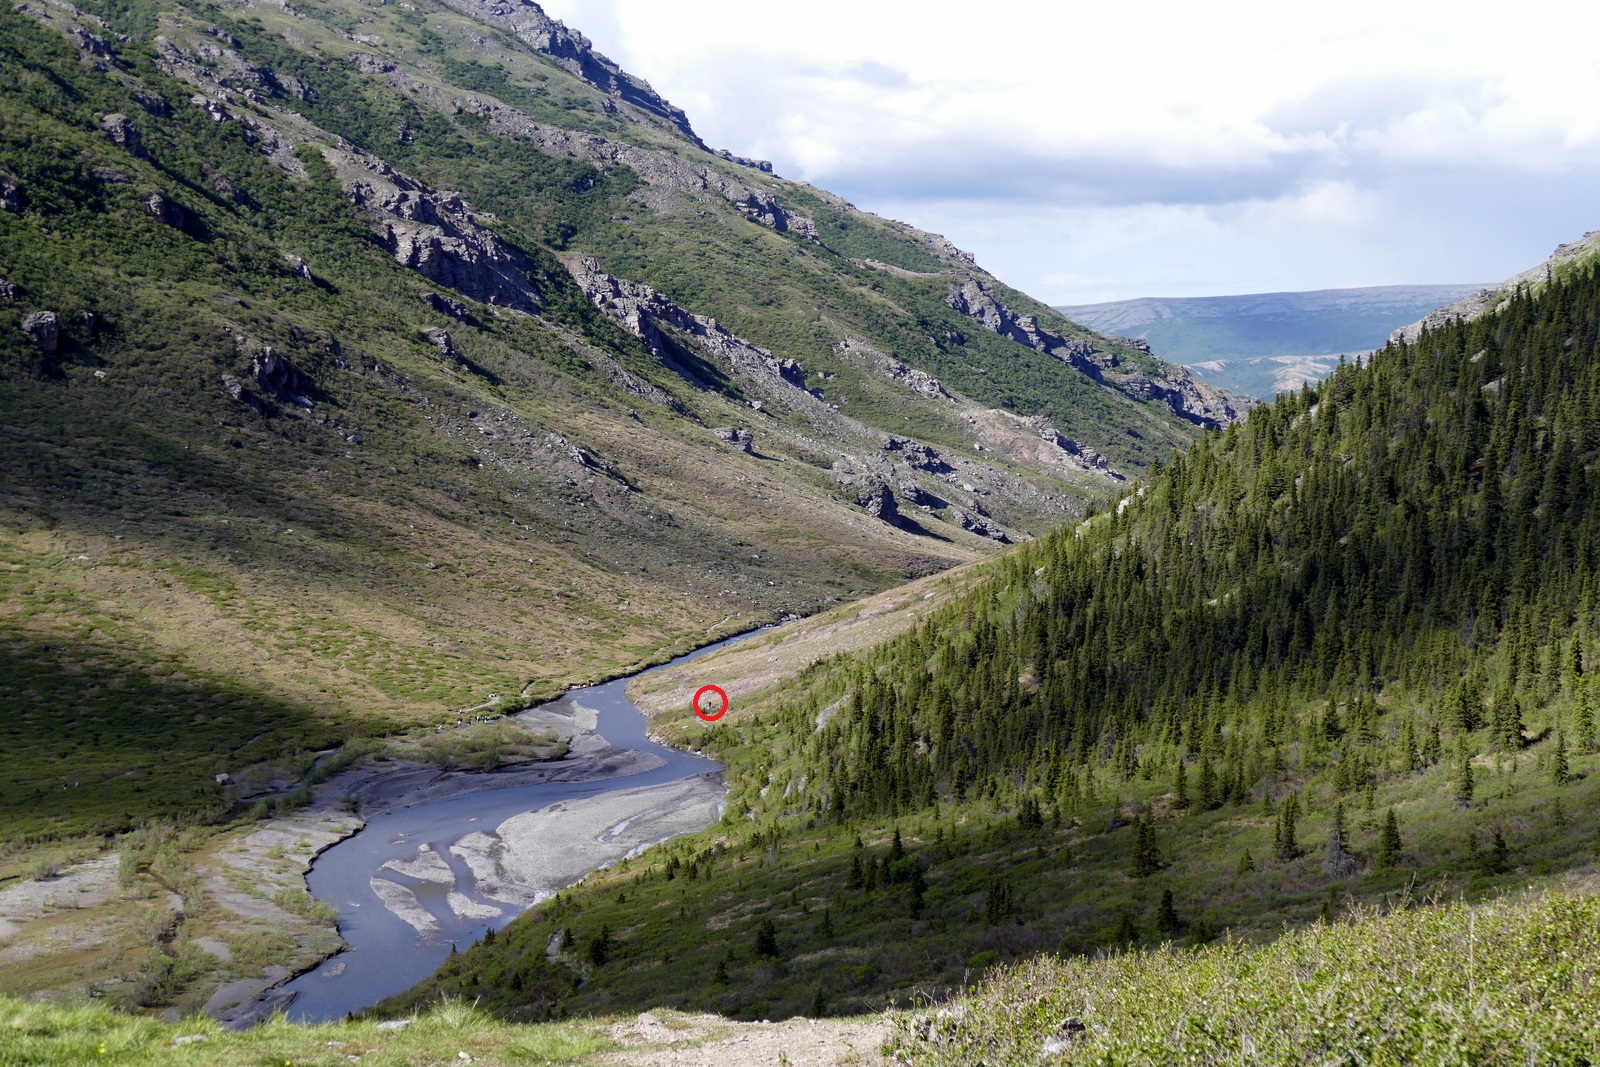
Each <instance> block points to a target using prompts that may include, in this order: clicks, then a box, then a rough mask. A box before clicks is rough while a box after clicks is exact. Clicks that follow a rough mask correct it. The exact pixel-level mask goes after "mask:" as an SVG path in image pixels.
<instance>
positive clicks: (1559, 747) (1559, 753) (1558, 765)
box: [1550, 730, 1572, 786]
mask: <svg viewBox="0 0 1600 1067" xmlns="http://www.w3.org/2000/svg"><path fill="white" fill-rule="evenodd" d="M1550 781H1551V783H1552V784H1554V785H1558V786H1561V785H1566V784H1567V783H1568V782H1570V781H1572V768H1571V767H1570V766H1568V764H1567V742H1566V739H1565V738H1564V737H1562V736H1561V731H1560V730H1557V731H1556V750H1555V752H1553V753H1551V756H1550Z"/></svg>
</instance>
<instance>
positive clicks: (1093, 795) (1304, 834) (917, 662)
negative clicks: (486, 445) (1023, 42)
mask: <svg viewBox="0 0 1600 1067" xmlns="http://www.w3.org/2000/svg"><path fill="white" fill-rule="evenodd" d="M1597 337H1600V278H1597V277H1596V276H1595V275H1594V274H1593V273H1586V274H1580V275H1575V276H1573V277H1572V278H1570V279H1568V280H1567V281H1565V282H1562V283H1560V284H1557V285H1555V286H1552V287H1551V288H1550V289H1549V290H1548V291H1546V292H1544V293H1542V294H1541V295H1539V296H1538V297H1536V298H1530V297H1527V296H1523V297H1521V298H1519V299H1517V300H1516V301H1514V302H1513V303H1512V304H1511V305H1510V306H1509V307H1508V308H1506V309H1505V310H1503V311H1501V312H1499V313H1498V314H1496V315H1492V316H1488V317H1485V318H1482V319H1479V320H1477V321H1474V322H1471V323H1465V324H1459V325H1456V326H1453V327H1451V328H1449V329H1446V330H1441V331H1436V332H1434V333H1431V334H1427V335H1425V336H1424V337H1423V338H1422V339H1420V340H1419V341H1418V342H1417V343H1416V344H1414V345H1410V346H1395V347H1392V348H1389V349H1386V350H1385V351H1383V352H1381V353H1379V354H1378V355H1377V356H1376V357H1375V358H1374V360H1373V361H1372V362H1371V364H1369V365H1368V366H1365V367H1362V368H1354V367H1347V368H1345V369H1343V370H1341V371H1340V372H1339V373H1338V374H1337V375H1335V376H1334V377H1333V378H1332V379H1331V380H1330V381H1328V382H1326V383H1323V384H1322V385H1321V386H1319V387H1317V388H1315V389H1312V390H1308V391H1306V392H1305V393H1302V394H1300V395H1297V396H1295V397H1292V398H1288V399H1285V400H1282V401H1280V402H1278V403H1277V404H1274V405H1272V406H1271V407H1269V408H1266V409H1263V410H1261V411H1258V412H1257V413H1255V414H1254V415H1252V417H1251V418H1250V420H1249V421H1248V422H1247V423H1246V424H1245V425H1243V426H1241V427H1237V428H1235V429H1232V430H1229V431H1226V432H1224V433H1221V434H1214V435H1209V436H1207V437H1206V438H1205V439H1204V440H1203V441H1202V442H1201V443H1200V444H1198V445H1197V446H1196V447H1195V448H1194V449H1192V450H1191V451H1190V452H1189V453H1187V454H1185V455H1184V456H1182V457H1179V458H1177V459H1176V460H1175V461H1174V462H1173V463H1172V465H1171V466H1170V467H1168V468H1167V469H1166V470H1165V471H1164V472H1163V473H1162V474H1161V476H1160V477H1159V478H1157V479H1156V480H1154V481H1153V482H1152V483H1151V484H1150V485H1149V486H1148V487H1147V488H1145V489H1144V490H1142V491H1140V492H1139V493H1137V494H1135V495H1133V496H1131V497H1129V498H1128V499H1127V500H1126V501H1125V503H1124V504H1121V505H1119V506H1118V507H1116V508H1115V509H1113V510H1111V511H1110V512H1109V513H1107V514H1104V515H1101V516H1099V517H1096V518H1094V519H1092V520H1090V521H1088V522H1086V523H1084V524H1081V525H1079V526H1078V527H1076V528H1072V529H1066V530H1063V531H1061V532H1060V533H1058V534H1054V535H1052V536H1050V537H1048V538H1045V539H1043V540H1041V541H1039V542H1036V543H1034V544H1031V545H1028V546H1023V547H1021V548H1019V549H1017V550H1014V551H1013V552H1011V553H1009V554H1007V555H1006V556H1005V557H1003V558H1002V559H1000V560H997V561H995V562H994V563H991V564H988V565H987V569H988V570H989V573H990V577H989V578H988V580H987V582H985V583H982V584H980V585H978V586H977V587H976V588H974V589H973V591H971V592H970V593H967V594H965V595H964V596H961V597H958V598H956V599H955V600H953V601H952V602H950V603H949V604H948V605H947V606H945V607H942V608H939V609H937V610H936V611H935V612H934V614H933V615H932V617H931V618H928V619H926V620H924V621H923V622H921V623H920V624H919V625H918V626H916V627H915V628H913V629H910V630H907V631H906V632H904V633H902V634H901V635H900V636H898V637H895V638H893V639H892V640H890V641H888V642H886V643H885V644H883V645H882V646H881V647H879V648H877V649H874V650H872V651H868V652H860V653H854V654H845V655H839V656H835V657H833V658H829V659H826V660H822V661H819V662H817V663H815V664H814V665H813V666H812V667H810V668H809V669H807V670H805V671H802V672H800V673H799V674H797V675H796V676H795V677H794V678H792V679H791V680H789V681H787V682H785V683H783V684H781V685H778V686H775V687H773V688H772V689H770V690H768V691H767V692H766V693H765V694H763V695H762V696H760V697H757V698H755V699H753V700H746V701H745V702H743V704H742V705H741V708H740V709H739V710H738V712H737V713H730V715H729V718H728V719H727V720H724V722H723V723H722V724H719V725H718V726H716V727H713V728H704V727H701V726H699V725H697V724H695V723H692V722H690V721H689V720H688V713H687V712H686V711H683V710H677V711H670V712H667V713H664V714H663V715H662V716H661V718H660V719H659V725H658V729H661V730H663V731H666V732H669V733H672V732H680V733H682V734H683V735H684V736H686V737H687V738H688V740H689V742H690V743H691V744H697V745H702V746H705V747H708V748H710V749H711V750H713V751H715V752H717V753H718V755H719V756H720V757H721V758H722V759H724V760H725V761H726V762H727V763H728V764H729V766H730V779H731V783H732V795H731V798H730V804H729V810H728V815H727V817H726V818H725V820H724V822H723V825H721V826H719V827H717V828H714V829H713V830H711V831H708V832H707V833H705V834H702V835H700V836H698V837H692V838H687V839H684V840H683V841H681V842H675V843H673V844H672V845H671V846H668V847H666V848H664V849H662V850H660V851H659V852H658V853H655V854H652V855H650V856H649V857H646V858H645V859H643V860H641V861H637V862H636V863H635V864H634V865H633V866H632V867H631V869H627V868H624V869H618V870H615V871H611V872H606V873H603V874H601V875H597V876H596V877H594V878H592V879H591V880H590V882H589V883H587V884H586V885H585V886H584V887H583V888H581V889H579V890H575V891H573V892H571V893H568V894H563V895H562V897H560V898H558V899H557V900H556V901H553V902H551V903H549V904H546V905H543V906H542V907H540V908H538V909H535V910H534V911H532V912H530V913H529V914H528V915H526V916H525V917H523V918H522V919H520V920H519V921H518V922H517V923H516V924H514V925H513V926H512V927H511V928H510V929H509V930H508V931H507V932H506V934H505V935H503V936H502V937H501V938H500V939H498V940H497V942H496V943H495V944H494V945H490V946H480V947H479V948H476V949H474V950H472V951H470V952H468V953H464V954H462V955H461V956H460V957H458V958H456V959H455V960H453V961H452V963H451V964H449V965H448V966H447V967H446V968H445V970H444V971H442V972H441V973H440V975H438V976H437V977H436V978H435V979H434V980H433V982H432V983H431V984H430V985H427V986H424V987H422V988H419V989H418V990H416V991H413V993H412V994H411V995H410V996H409V997H408V998H407V999H406V1000H405V1001H404V1002H403V1003H416V1002H419V1001H423V1000H426V999H427V998H429V997H430V996H437V995H438V994H439V993H441V992H444V993H449V994H459V995H467V996H482V997H483V998H484V1000H483V1003H484V1004H485V1005H486V1006H490V1007H493V1008H494V1009H496V1010H498V1011H503V1012H507V1013H510V1014H518V1013H526V1012H529V1011H530V1010H531V1011H533V1012H534V1013H535V1014H537V1013H538V1012H540V1011H545V1010H549V1009H550V1008H551V1007H552V1005H554V1006H558V1007H562V1008H565V1009H566V1010H573V1011H579V1010H621V1009H622V1008H624V1007H634V1006H642V1005H643V1004H644V1002H645V1001H646V1000H647V999H651V998H660V997H662V996H663V995H664V996H665V997H666V998H667V1000H668V1002H669V1003H671V1004H673V1005H677V1006H684V1007H692V1008H715V1009H717V1010H722V1011H727V1012H730V1013H733V1014H736V1015H743V1016H757V1017H759V1016H769V1015H771V1014H773V1013H778V1014H782V1013H784V1012H791V1011H801V1010H806V1009H807V1008H808V1006H810V1005H811V1004H813V1003H815V1002H816V999H817V998H818V997H819V996H820V997H821V999H822V1001H823V1004H824V1006H825V1007H827V1008H829V1009H830V1010H840V1011H845V1012H856V1011H861V1010H866V1009H868V1008H871V1007H873V1006H878V1005H882V1004H884V1003H886V1002H887V1001H888V1000H889V999H891V998H893V997H900V998H905V997H908V996H910V995H912V994H913V993H914V992H916V991H918V990H921V991H924V992H934V991H940V990H943V991H950V990H955V989H959V988H961V987H962V986H963V985H964V984H965V983H966V982H967V981H969V980H970V979H971V978H973V977H975V976H977V975H978V974H981V973H982V972H983V970H984V969H985V968H987V967H989V966H992V965H993V964H995V963H997V962H1006V961H1010V960H1016V959H1023V958H1027V957H1030V956H1032V955H1034V954H1036V953H1038V952H1041V951H1048V952H1058V953H1062V954H1066V955H1069V956H1070V955H1077V954H1085V953H1093V952H1095V951H1098V950H1102V949H1107V948H1114V947H1117V946H1121V945H1128V944H1145V943H1155V942H1160V941H1163V940H1169V939H1171V940H1177V941H1180V942H1186V943H1190V944H1202V943H1205V942H1207V941H1209V940H1211V939H1213V938H1215V937H1217V936H1219V935H1221V934H1222V933H1224V932H1229V933H1231V934H1232V935H1234V936H1235V937H1239V938H1244V939H1254V938H1267V937H1271V936H1273V935H1275V934H1276V933H1277V932H1278V931H1279V930H1280V929H1281V927H1282V924H1283V923H1285V922H1289V923H1292V924H1300V923H1304V922H1308V921H1311V920H1313V919H1315V918H1317V917H1318V916H1319V915H1335V914H1338V913H1339V911H1340V910H1341V909H1342V908H1343V907H1344V906H1345V904H1346V903H1347V902H1349V901H1352V900H1354V901H1361V902H1366V903H1368V904H1373V903H1378V902H1381V901H1382V900H1384V899H1385V898H1392V897H1393V896H1394V895H1395V894H1397V893H1402V892H1405V891H1407V887H1411V891H1413V892H1423V893H1443V894H1445V895H1447V896H1454V895H1456V894H1458V893H1459V894H1464V895H1465V896H1466V897H1468V898H1469V899H1476V898H1479V897H1483V896H1486V895H1493V894H1495V893H1497V892H1500V891H1502V890H1504V889H1508V888H1511V887H1515V886H1519V885H1527V884H1529V882H1530V881H1537V880H1541V879H1550V878H1555V877H1558V876H1560V875H1561V874H1562V873H1563V872H1570V871H1592V869H1593V865H1594V862H1595V849H1596V841H1597V840H1600V837H1597V835H1600V794H1597V792H1596V790H1597V789H1600V776H1597V772H1600V754H1597V749H1600V738H1597V733H1600V730H1597V721H1596V699H1597V696H1596V682H1595V678H1596V676H1597V674H1596V670H1595V665H1596V652H1595V649H1596V647H1597V645H1596V643H1597V640H1600V637H1597V631H1596V629H1595V627H1596V624H1597V614H1596V609H1597V607H1600V604H1597V603H1596V601H1595V595H1596V588H1597V586H1596V581H1595V577H1594V575H1595V573H1596V564H1597V562H1600V560H1597V559H1596V557H1595V555H1594V553H1595V551H1596V545H1597V544H1600V539H1597V538H1596V536H1595V530H1596V527H1595V515H1594V512H1593V509H1592V507H1591V501H1592V500H1593V499H1594V493H1593V489H1592V487H1591V485H1590V480H1591V478H1592V474H1591V473H1590V470H1589V467H1590V460H1591V459H1592V457H1593V456H1594V455H1595V453H1596V450H1597V448H1600V436H1597V433H1600V429H1597V428H1600V424H1597V423H1595V422H1594V420H1593V419H1592V418H1591V417H1590V414H1589V413H1590V412H1592V411H1594V410H1597V408H1596V406H1595V405H1596V400H1595V397H1594V395H1593V394H1594V391H1595V390H1596V389H1597V388H1600V360H1597V359H1596V355H1597V349H1596V338H1597ZM681 673H683V674H684V675H685V677H684V678H683V679H682V680H681V684H682V685H683V686H685V687H693V686H695V685H697V684H701V683H704V682H707V681H715V680H716V679H715V678H714V677H711V676H709V675H706V674H703V673H698V672H695V671H692V670H691V671H684V672H681ZM897 841H898V844H896V842H897ZM569 928H570V930H571V933H572V937H571V938H570V939H568V941H567V944H568V945H569V946H570V947H569V951H568V954H567V955H566V956H565V957H564V958H563V960H562V961H561V963H560V965H558V966H551V965H548V964H546V963H545V962H544V960H543V956H542V951H543V948H544V946H545V945H546V944H547V943H548V941H549V939H550V937H551V935H552V934H553V933H554V932H556V931H565V930H567V929H569ZM602 928H604V929H606V930H608V931H609V932H610V940H609V942H608V944H607V951H606V952H605V953H603V954H602V955H603V956H604V959H605V962H604V963H596V962H595V961H594V959H592V958H590V957H588V956H586V955H585V948H584V946H585V945H587V944H589V943H591V942H592V941H593V939H594V938H596V937H597V936H598V935H599V931H600V930H601V929H602ZM524 969H526V974H527V976H528V979H529V980H536V981H537V982H541V983H548V982H550V981H555V980H556V979H558V978H560V977H561V976H562V975H563V974H570V973H572V971H573V970H574V969H576V970H578V971H581V972H582V973H583V974H584V976H585V978H586V981H585V983H584V985H583V986H582V988H581V989H579V990H577V991H575V992H572V993H571V994H562V995H557V996H553V997H552V998H551V999H549V1000H545V1001H542V1002H540V1003H539V1004H538V1005H535V1004H534V1002H533V1001H532V1000H530V999H528V998H523V997H520V996H519V995H517V994H516V993H515V992H507V989H508V983H510V982H511V980H512V979H513V978H514V977H515V975H516V974H517V973H519V972H521V971H523V970H524ZM541 988H542V989H547V990H548V989H549V988H550V986H548V985H547V984H546V985H542V986H541ZM662 990H668V991H669V992H667V993H666V994H663V993H662V992H661V991H662Z"/></svg>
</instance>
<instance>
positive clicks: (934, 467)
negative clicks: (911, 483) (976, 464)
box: [883, 436, 955, 474]
mask: <svg viewBox="0 0 1600 1067" xmlns="http://www.w3.org/2000/svg"><path fill="white" fill-rule="evenodd" d="M883 452H884V454H885V455H886V456H887V457H889V458H890V459H891V460H892V461H898V462H900V463H904V464H905V465H906V466H908V467H910V468H912V469H913V470H919V471H925V472H926V473H928V474H948V473H950V471H952V470H954V469H955V468H953V467H951V466H950V464H949V463H947V462H946V461H945V458H944V456H942V455H940V453H939V450H938V449H937V448H934V447H933V446H932V445H925V444H923V443H922V442H920V441H912V440H910V439H908V438H905V437H894V436H890V437H888V438H885V439H884V442H883Z"/></svg>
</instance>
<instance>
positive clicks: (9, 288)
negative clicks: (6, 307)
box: [0, 281, 17, 304]
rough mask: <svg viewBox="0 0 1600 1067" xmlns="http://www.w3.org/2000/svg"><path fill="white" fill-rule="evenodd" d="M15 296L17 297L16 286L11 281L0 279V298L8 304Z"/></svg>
mask: <svg viewBox="0 0 1600 1067" xmlns="http://www.w3.org/2000/svg"><path fill="white" fill-rule="evenodd" d="M16 298H17V287H16V284H15V283H13V282H4V281H0V300H4V301H5V302H6V303H8V304H9V303H11V301H13V300H15V299H16Z"/></svg>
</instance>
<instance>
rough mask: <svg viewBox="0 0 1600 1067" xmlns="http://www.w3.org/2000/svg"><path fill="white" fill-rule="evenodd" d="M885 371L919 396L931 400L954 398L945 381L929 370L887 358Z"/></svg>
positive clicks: (884, 366) (884, 364) (884, 363)
mask: <svg viewBox="0 0 1600 1067" xmlns="http://www.w3.org/2000/svg"><path fill="white" fill-rule="evenodd" d="M883 369H884V373H885V374H886V375H888V376H889V377H890V378H892V379H894V380H895V381H897V382H899V383H901V384H902V385H904V386H905V387H906V388H907V389H910V390H911V391H912V392H913V393H916V394H917V395H918V396H921V397H926V398H927V399H929V400H953V399H954V397H952V396H951V395H950V393H949V392H948V391H947V390H946V389H945V387H944V383H943V382H941V381H940V380H939V379H937V378H935V377H934V376H933V375H931V374H929V373H928V372H927V371H923V370H918V369H917V368H915V367H908V366H906V365H905V364H904V363H901V362H900V361H899V360H898V359H893V358H889V359H885V360H884V362H883Z"/></svg>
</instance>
